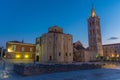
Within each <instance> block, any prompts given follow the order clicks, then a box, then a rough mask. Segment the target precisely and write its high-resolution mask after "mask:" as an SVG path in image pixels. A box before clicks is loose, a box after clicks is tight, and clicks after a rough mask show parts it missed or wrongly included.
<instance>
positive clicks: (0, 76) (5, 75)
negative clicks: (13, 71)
mask: <svg viewBox="0 0 120 80" xmlns="http://www.w3.org/2000/svg"><path fill="white" fill-rule="evenodd" d="M3 49H4V48H3V47H2V50H1V59H2V63H3V64H2V66H3V69H2V70H3V72H2V73H1V74H0V78H1V79H3V80H6V79H7V78H9V74H8V72H7V71H6V68H5V67H6V65H5V61H4V58H3Z"/></svg>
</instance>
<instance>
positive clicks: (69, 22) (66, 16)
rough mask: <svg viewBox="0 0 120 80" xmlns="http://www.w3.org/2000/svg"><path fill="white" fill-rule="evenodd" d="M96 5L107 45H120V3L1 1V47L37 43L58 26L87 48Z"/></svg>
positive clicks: (118, 0)
mask: <svg viewBox="0 0 120 80" xmlns="http://www.w3.org/2000/svg"><path fill="white" fill-rule="evenodd" d="M93 3H94V8H95V11H96V14H97V15H98V16H99V17H100V19H101V32H102V42H103V44H108V43H120V0H0V46H4V47H5V45H6V41H11V40H19V41H22V40H24V42H26V43H35V39H36V37H38V36H41V35H42V34H43V33H46V32H48V27H51V26H54V25H58V26H60V27H62V28H63V29H64V33H70V34H72V35H73V40H74V42H75V41H77V40H80V41H81V42H82V43H83V45H84V46H87V45H88V32H87V31H88V30H87V29H88V26H87V19H88V17H89V15H90V13H91V7H92V4H93Z"/></svg>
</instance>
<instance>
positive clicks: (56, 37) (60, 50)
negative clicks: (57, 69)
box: [35, 26, 73, 63]
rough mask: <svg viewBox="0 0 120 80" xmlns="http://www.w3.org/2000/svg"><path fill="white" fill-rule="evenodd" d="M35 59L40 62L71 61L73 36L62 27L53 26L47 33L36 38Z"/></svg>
mask: <svg viewBox="0 0 120 80" xmlns="http://www.w3.org/2000/svg"><path fill="white" fill-rule="evenodd" d="M35 58H36V61H38V62H41V63H49V62H50V63H71V62H73V38H72V35H70V34H64V33H63V29H62V28H60V27H58V26H53V27H50V28H49V29H48V33H45V34H43V35H42V36H41V37H38V38H36V57H35Z"/></svg>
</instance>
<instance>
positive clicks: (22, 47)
mask: <svg viewBox="0 0 120 80" xmlns="http://www.w3.org/2000/svg"><path fill="white" fill-rule="evenodd" d="M6 49H7V53H6V59H9V61H10V60H11V62H15V63H24V62H33V61H34V58H35V45H34V44H28V43H23V42H18V41H9V42H7V43H6Z"/></svg>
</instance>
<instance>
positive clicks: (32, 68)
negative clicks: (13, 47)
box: [14, 63, 101, 76]
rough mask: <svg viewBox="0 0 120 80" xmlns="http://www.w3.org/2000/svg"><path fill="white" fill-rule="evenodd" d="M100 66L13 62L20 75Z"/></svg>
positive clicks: (98, 65) (97, 66)
mask: <svg viewBox="0 0 120 80" xmlns="http://www.w3.org/2000/svg"><path fill="white" fill-rule="evenodd" d="M95 68H101V65H100V64H85V63H83V64H28V65H25V64H15V65H14V71H15V72H16V73H18V74H20V75H23V76H28V75H36V74H46V73H54V72H63V71H72V70H85V69H95Z"/></svg>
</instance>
